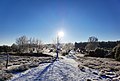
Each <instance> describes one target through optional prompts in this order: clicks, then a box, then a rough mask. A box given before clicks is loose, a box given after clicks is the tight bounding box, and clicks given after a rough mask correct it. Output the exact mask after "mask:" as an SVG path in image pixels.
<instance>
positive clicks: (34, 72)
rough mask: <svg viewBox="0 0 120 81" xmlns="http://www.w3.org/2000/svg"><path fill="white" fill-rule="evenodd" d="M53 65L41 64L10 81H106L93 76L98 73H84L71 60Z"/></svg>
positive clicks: (56, 62)
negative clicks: (88, 80) (89, 80)
mask: <svg viewBox="0 0 120 81" xmlns="http://www.w3.org/2000/svg"><path fill="white" fill-rule="evenodd" d="M61 58H62V59H59V60H57V61H55V62H52V63H44V64H40V65H39V66H38V67H36V68H31V69H29V70H27V71H25V72H22V73H17V74H14V75H13V77H12V78H11V80H9V81H86V80H87V79H91V80H96V81H106V80H105V79H103V78H101V77H99V76H98V75H95V74H93V71H94V72H97V71H95V70H90V69H89V68H86V69H85V70H84V71H83V70H80V69H79V68H78V63H77V62H76V61H75V60H74V59H71V58H66V57H61Z"/></svg>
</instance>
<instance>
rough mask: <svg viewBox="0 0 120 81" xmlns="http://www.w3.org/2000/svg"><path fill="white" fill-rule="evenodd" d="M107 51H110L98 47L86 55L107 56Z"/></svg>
mask: <svg viewBox="0 0 120 81" xmlns="http://www.w3.org/2000/svg"><path fill="white" fill-rule="evenodd" d="M106 53H108V52H107V51H105V50H104V49H101V48H97V49H95V50H94V51H89V52H88V55H86V56H91V57H105V55H106Z"/></svg>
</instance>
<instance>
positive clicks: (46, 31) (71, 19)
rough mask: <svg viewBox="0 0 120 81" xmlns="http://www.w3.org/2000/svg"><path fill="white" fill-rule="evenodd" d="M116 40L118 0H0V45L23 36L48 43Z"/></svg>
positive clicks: (119, 36) (119, 27)
mask: <svg viewBox="0 0 120 81" xmlns="http://www.w3.org/2000/svg"><path fill="white" fill-rule="evenodd" d="M60 30H62V31H64V33H65V36H64V37H63V38H62V42H75V41H76V42H81V41H87V40H88V37H90V36H96V37H98V39H99V40H103V41H107V40H120V0H0V45H3V44H7V45H11V44H12V43H14V42H15V40H16V38H18V37H20V36H22V35H26V36H27V37H35V38H38V39H41V40H42V41H43V43H52V41H53V40H54V39H55V37H56V34H57V32H58V31H60Z"/></svg>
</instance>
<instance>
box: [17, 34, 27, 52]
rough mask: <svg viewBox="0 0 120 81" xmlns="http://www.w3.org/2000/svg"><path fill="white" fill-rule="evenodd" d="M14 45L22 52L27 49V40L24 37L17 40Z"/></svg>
mask: <svg viewBox="0 0 120 81" xmlns="http://www.w3.org/2000/svg"><path fill="white" fill-rule="evenodd" d="M16 44H17V45H18V46H19V51H20V52H24V51H25V50H26V49H27V48H28V38H27V37H26V36H21V37H19V38H17V39H16Z"/></svg>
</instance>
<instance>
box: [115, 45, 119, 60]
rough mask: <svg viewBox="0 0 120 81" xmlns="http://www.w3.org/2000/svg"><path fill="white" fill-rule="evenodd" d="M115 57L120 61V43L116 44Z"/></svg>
mask: <svg viewBox="0 0 120 81" xmlns="http://www.w3.org/2000/svg"><path fill="white" fill-rule="evenodd" d="M115 59H116V60H118V61H120V44H119V45H117V46H116V50H115Z"/></svg>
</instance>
